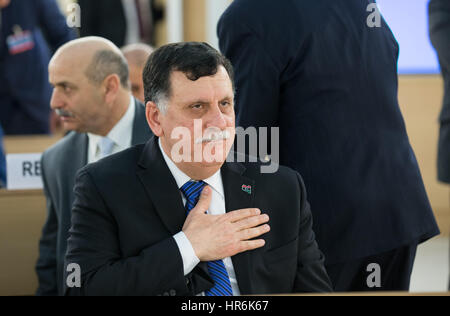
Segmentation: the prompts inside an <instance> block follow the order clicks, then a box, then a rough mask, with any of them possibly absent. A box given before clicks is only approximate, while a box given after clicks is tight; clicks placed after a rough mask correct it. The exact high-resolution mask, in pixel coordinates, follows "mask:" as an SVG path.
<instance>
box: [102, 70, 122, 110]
mask: <svg viewBox="0 0 450 316" xmlns="http://www.w3.org/2000/svg"><path fill="white" fill-rule="evenodd" d="M102 88H103V91H104V93H105V102H106V103H107V104H111V103H113V102H114V101H115V100H116V98H117V94H118V93H119V89H120V78H119V76H118V75H116V74H112V75H109V76H108V77H106V78H105V80H103V84H102Z"/></svg>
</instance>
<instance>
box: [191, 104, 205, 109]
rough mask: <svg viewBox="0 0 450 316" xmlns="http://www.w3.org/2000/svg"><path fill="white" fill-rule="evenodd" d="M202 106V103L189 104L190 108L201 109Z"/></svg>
mask: <svg viewBox="0 0 450 316" xmlns="http://www.w3.org/2000/svg"><path fill="white" fill-rule="evenodd" d="M202 107H203V105H201V104H194V105H192V106H191V108H193V109H201V108H202Z"/></svg>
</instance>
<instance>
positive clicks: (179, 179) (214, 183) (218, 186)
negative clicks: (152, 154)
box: [158, 139, 225, 198]
mask: <svg viewBox="0 0 450 316" xmlns="http://www.w3.org/2000/svg"><path fill="white" fill-rule="evenodd" d="M158 145H159V149H160V150H161V153H162V155H163V158H164V161H165V162H166V164H167V167H169V170H170V172H171V173H172V175H173V177H174V178H175V181H176V183H177V186H178V189H180V188H181V187H182V186H183V185H184V184H185V183H186V182H188V181H191V180H192V179H191V178H190V177H188V176H187V175H186V174H185V173H184V172H183V171H181V170H180V169H179V168H178V167H177V165H176V164H175V163H174V162H173V161H172V159H170V158H169V156H167V155H166V153H165V152H164V150H163V148H162V146H161V139H158ZM203 181H204V182H205V183H206V184H208V185H209V186H210V187H211V188H212V189H213V190H214V191H216V192H217V193H219V194H220V196H221V197H222V198H224V197H225V194H224V189H223V182H222V174H221V173H220V169H219V170H217V172H216V173H215V174H213V175H212V176H211V177H209V178H208V179H204V180H203Z"/></svg>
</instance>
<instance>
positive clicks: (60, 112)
mask: <svg viewBox="0 0 450 316" xmlns="http://www.w3.org/2000/svg"><path fill="white" fill-rule="evenodd" d="M55 113H56V114H57V115H58V116H65V117H74V115H73V114H72V113H71V112H69V111H66V110H63V109H56V110H55Z"/></svg>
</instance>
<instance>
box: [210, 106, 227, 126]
mask: <svg viewBox="0 0 450 316" xmlns="http://www.w3.org/2000/svg"><path fill="white" fill-rule="evenodd" d="M207 119H208V121H207V122H206V127H207V128H209V127H216V128H218V129H220V130H223V129H225V128H226V127H227V120H226V117H225V114H224V113H223V112H222V111H221V110H220V106H219V105H216V106H214V107H212V109H211V111H210V113H209V115H208V117H207Z"/></svg>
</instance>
